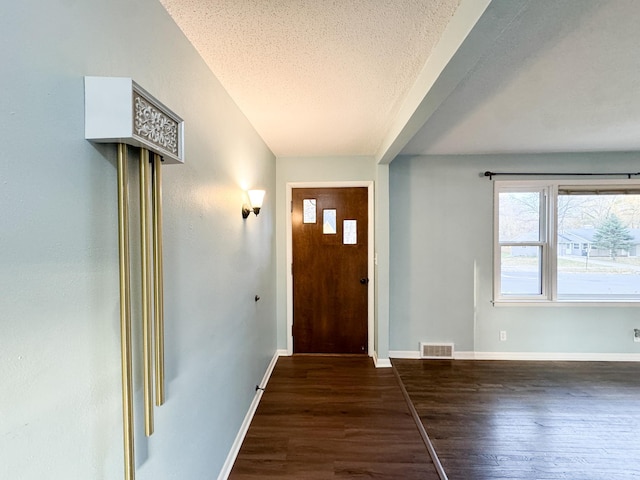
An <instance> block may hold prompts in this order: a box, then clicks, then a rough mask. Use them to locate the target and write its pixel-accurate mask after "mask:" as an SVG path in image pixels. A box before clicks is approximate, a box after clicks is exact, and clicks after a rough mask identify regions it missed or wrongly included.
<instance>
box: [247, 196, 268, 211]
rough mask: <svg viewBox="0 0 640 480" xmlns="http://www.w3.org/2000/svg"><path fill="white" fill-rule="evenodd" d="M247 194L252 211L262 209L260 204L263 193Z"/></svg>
mask: <svg viewBox="0 0 640 480" xmlns="http://www.w3.org/2000/svg"><path fill="white" fill-rule="evenodd" d="M247 193H248V194H249V201H250V202H251V207H253V209H254V210H255V209H256V208H257V209H258V211H260V209H261V208H262V202H263V200H264V194H265V191H264V190H249V191H248V192H247ZM256 215H257V214H256Z"/></svg>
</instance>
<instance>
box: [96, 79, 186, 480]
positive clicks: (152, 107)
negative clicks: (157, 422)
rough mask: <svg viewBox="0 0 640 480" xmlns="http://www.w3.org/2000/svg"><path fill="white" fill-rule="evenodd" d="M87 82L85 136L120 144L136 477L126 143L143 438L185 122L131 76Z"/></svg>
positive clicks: (128, 397)
mask: <svg viewBox="0 0 640 480" xmlns="http://www.w3.org/2000/svg"><path fill="white" fill-rule="evenodd" d="M84 85H85V138H86V139H87V140H89V141H92V142H97V143H116V144H117V167H118V245H119V267H120V347H121V361H122V418H123V422H122V426H123V444H124V479H125V480H134V479H135V465H136V462H135V452H134V430H135V423H134V416H133V391H134V389H133V373H132V372H133V367H134V366H133V361H132V353H131V350H132V328H131V279H130V276H131V258H130V249H129V193H128V192H129V180H128V168H129V164H128V161H127V153H128V148H129V146H132V147H135V148H138V149H139V151H140V158H139V195H140V196H139V202H140V205H139V206H140V272H141V278H140V281H141V290H140V302H141V312H142V318H141V321H142V342H141V343H142V372H143V375H142V377H143V394H144V402H143V405H144V430H145V435H146V436H150V435H152V434H153V433H154V412H153V409H154V384H155V405H156V406H161V405H163V404H164V401H165V378H164V293H163V288H164V287H163V284H164V278H163V276H164V269H163V262H162V257H163V254H162V251H163V247H162V164H163V163H164V164H171V163H173V164H181V163H183V162H184V121H183V120H182V119H181V118H180V117H179V116H177V115H176V114H175V113H173V112H172V111H171V110H169V109H168V108H167V107H165V106H164V105H163V104H162V103H161V102H159V101H158V100H157V99H155V98H154V97H153V96H151V95H150V94H149V93H148V92H147V91H146V90H144V89H143V88H142V87H140V86H139V85H138V84H136V83H135V82H134V81H133V80H132V79H131V78H119V77H85V78H84ZM150 208H151V213H150V212H149V210H150ZM151 237H152V238H151ZM152 279H153V280H152Z"/></svg>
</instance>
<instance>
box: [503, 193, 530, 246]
mask: <svg viewBox="0 0 640 480" xmlns="http://www.w3.org/2000/svg"><path fill="white" fill-rule="evenodd" d="M540 197H541V193H540V192H500V194H499V200H498V202H499V204H498V209H499V210H498V214H499V218H498V228H499V232H498V238H499V241H500V242H527V241H528V242H531V241H534V242H537V241H539V240H540Z"/></svg>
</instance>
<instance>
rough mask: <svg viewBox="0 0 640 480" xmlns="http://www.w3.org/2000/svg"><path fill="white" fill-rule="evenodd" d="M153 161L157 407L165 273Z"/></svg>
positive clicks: (158, 175) (158, 173)
mask: <svg viewBox="0 0 640 480" xmlns="http://www.w3.org/2000/svg"><path fill="white" fill-rule="evenodd" d="M153 156H154V161H153V188H152V191H153V194H152V196H153V254H154V267H155V268H154V282H153V284H154V298H155V334H156V337H155V360H156V362H155V373H156V405H157V406H161V405H163V404H164V295H163V291H164V279H163V275H164V271H163V265H162V163H161V162H160V156H159V155H156V154H154V155H153Z"/></svg>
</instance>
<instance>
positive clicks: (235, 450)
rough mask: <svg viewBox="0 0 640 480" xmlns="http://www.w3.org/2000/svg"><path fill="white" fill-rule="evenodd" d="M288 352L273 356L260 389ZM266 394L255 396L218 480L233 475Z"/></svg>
mask: <svg viewBox="0 0 640 480" xmlns="http://www.w3.org/2000/svg"><path fill="white" fill-rule="evenodd" d="M286 355H287V351H286V350H276V351H275V353H274V354H273V358H272V359H271V362H269V366H267V370H266V371H265V372H264V375H263V377H262V381H261V382H260V387H261V388H264V387H266V386H267V383H269V378H270V377H271V373H273V369H274V368H275V366H276V362H277V361H278V357H281V356H286ZM263 393H264V392H263V391H262V390H257V391H256V394H255V396H254V397H253V401H252V402H251V405H249V410H248V411H247V414H246V415H245V416H244V420H243V421H242V424H241V425H240V430H239V431H238V434H237V435H236V438H235V440H234V441H233V445H231V450H229V454H228V455H227V459H226V460H225V462H224V465H223V466H222V470H220V474H219V475H218V480H227V478H228V477H229V474H230V473H231V469H232V468H233V464H234V463H235V461H236V457H237V456H238V453H239V452H240V447H242V442H243V441H244V437H245V436H246V435H247V432H248V431H249V426H250V425H251V421H252V420H253V416H254V415H255V414H256V410H257V409H258V405H259V404H260V399H261V398H262V394H263Z"/></svg>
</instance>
